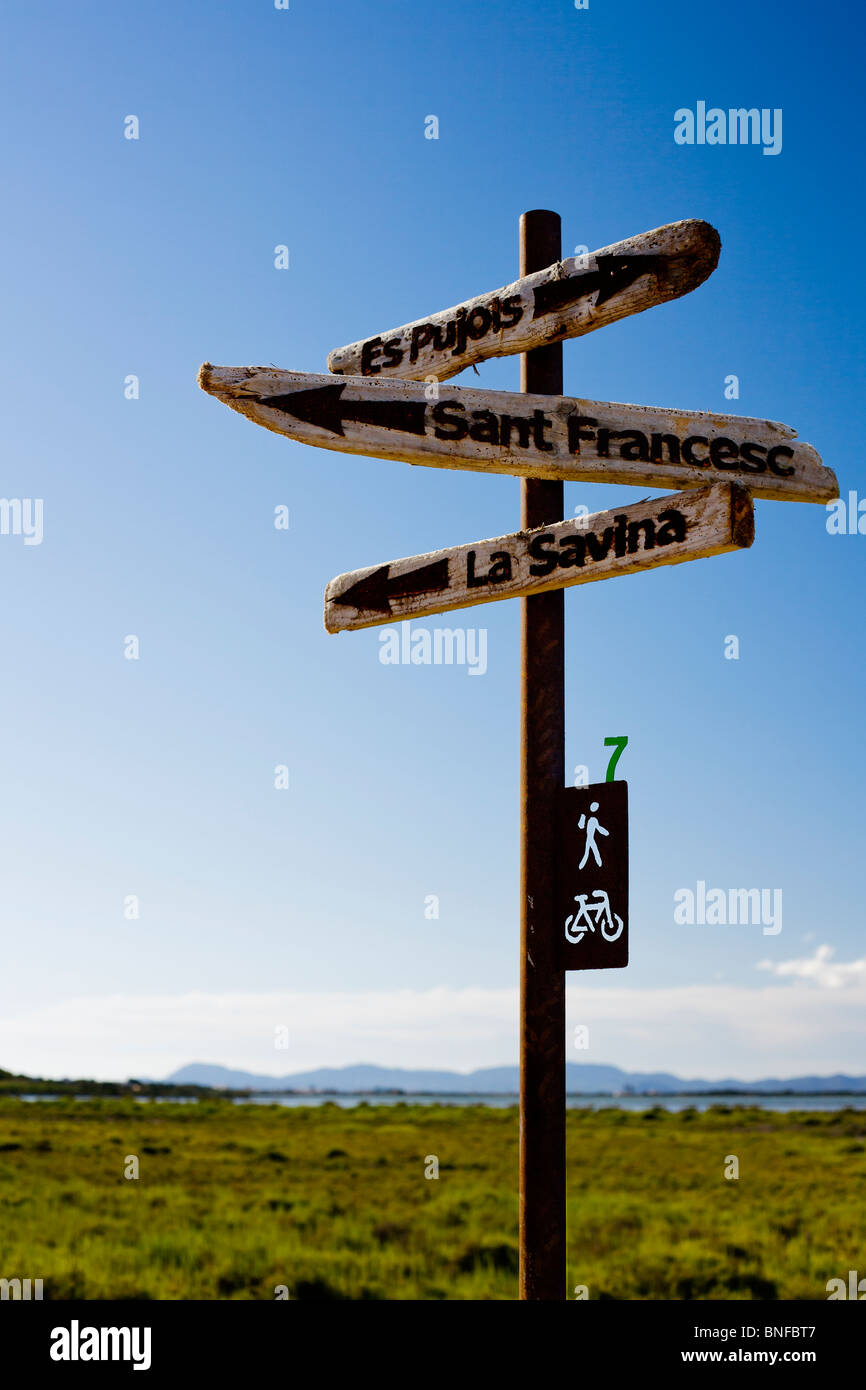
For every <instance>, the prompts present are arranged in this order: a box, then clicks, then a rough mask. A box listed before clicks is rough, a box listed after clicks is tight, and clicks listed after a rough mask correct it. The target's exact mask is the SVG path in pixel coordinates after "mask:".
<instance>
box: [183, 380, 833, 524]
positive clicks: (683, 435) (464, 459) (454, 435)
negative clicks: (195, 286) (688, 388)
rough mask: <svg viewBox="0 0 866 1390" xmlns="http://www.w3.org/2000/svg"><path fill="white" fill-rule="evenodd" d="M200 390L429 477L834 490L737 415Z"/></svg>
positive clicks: (776, 429)
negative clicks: (456, 474) (439, 473)
mask: <svg viewBox="0 0 866 1390" xmlns="http://www.w3.org/2000/svg"><path fill="white" fill-rule="evenodd" d="M199 383H200V385H201V386H202V387H203V389H204V390H205V391H208V392H210V394H211V395H213V396H216V397H217V398H218V399H219V400H221V401H224V402H225V404H226V405H229V406H231V407H232V409H233V410H238V411H240V413H241V414H242V415H246V416H247V418H248V419H250V420H252V421H254V422H255V423H256V424H259V425H264V426H265V428H266V429H269V430H275V431H276V432H277V433H278V434H285V435H288V437H289V438H290V439H296V440H299V441H300V442H301V443H303V444H316V445H319V446H320V447H321V448H325V449H339V450H341V451H343V452H345V453H351V454H366V455H370V456H372V457H374V458H387V459H402V460H404V461H405V462H407V463H420V464H426V465H427V466H428V467H431V468H468V469H472V470H476V471H480V472H489V473H513V474H516V475H518V476H520V477H534V478H557V479H565V478H575V479H582V480H583V481H585V482H596V483H634V484H636V485H637V486H639V487H663V488H669V487H700V486H701V485H702V484H704V483H706V482H707V481H708V480H710V479H718V480H719V481H721V480H724V481H726V482H739V483H742V484H743V485H744V486H747V487H749V488H750V489H751V490H752V491H754V492H755V493H756V494H758V495H759V496H761V497H772V498H777V499H782V500H785V499H787V500H792V501H801V502H827V501H829V500H830V498H832V497H836V496H837V495H838V491H839V489H838V484H837V482H836V478H835V475H834V474H833V473H832V472H831V471H830V469H829V468H825V467H824V466H823V464H822V462H821V459H820V457H819V456H818V454H817V453H816V452H815V450H814V449H813V448H812V446H811V445H810V444H802V443H798V442H797V437H796V431H795V430H792V429H789V427H788V426H787V425H779V424H775V423H774V422H773V421H771V420H752V419H749V418H748V417H747V416H743V415H712V414H701V413H698V412H695V411H688V410H655V409H653V408H651V407H649V406H640V405H617V404H616V403H610V402H602V401H585V400H577V399H575V398H572V397H568V396H532V395H524V394H522V393H521V394H520V395H517V394H516V393H514V392H511V391H475V390H472V389H467V388H466V387H457V386H451V387H445V388H444V389H440V388H439V386H438V385H437V384H436V383H435V382H434V383H432V384H429V385H427V386H423V385H419V384H418V383H416V382H411V381H398V380H389V381H378V380H372V381H371V380H368V379H365V378H364V377H347V378H345V379H344V380H343V381H335V380H334V378H333V377H330V376H311V375H307V374H305V373H301V372H284V371H280V370H279V369H278V368H276V367H212V366H211V365H210V364H209V363H205V365H204V366H203V367H202V369H201V371H200V373H199Z"/></svg>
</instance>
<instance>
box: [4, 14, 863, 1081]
mask: <svg viewBox="0 0 866 1390" xmlns="http://www.w3.org/2000/svg"><path fill="white" fill-rule="evenodd" d="M4 30H5V44H4V47H5V50H6V51H5V56H4V57H3V59H2V63H3V75H2V82H0V115H2V121H3V128H4V130H5V132H6V139H5V140H4V142H3V146H4V148H3V155H2V179H3V188H4V218H3V223H2V226H0V243H2V266H3V272H2V280H3V289H2V303H3V312H2V325H3V328H2V332H0V357H2V370H0V392H2V416H0V419H2V431H3V439H2V457H3V484H2V491H3V495H4V496H5V497H7V498H41V499H43V503H44V538H43V541H42V543H41V544H40V545H30V546H28V545H25V544H24V542H23V538H22V537H21V536H14V535H3V536H0V574H2V582H3V592H4V593H5V594H6V602H5V604H4V605H3V608H2V613H0V637H2V643H3V650H4V653H5V656H6V662H5V672H4V680H3V683H2V686H0V711H2V724H3V729H4V744H3V751H4V758H3V778H2V783H3V794H2V796H0V817H2V833H0V872H2V889H3V894H2V921H3V927H4V965H5V969H4V971H3V975H2V980H0V1016H2V1022H0V1065H2V1066H6V1067H11V1068H16V1069H21V1070H24V1071H33V1072H41V1073H43V1074H58V1073H64V1074H77V1073H81V1072H87V1073H88V1074H93V1075H100V1076H118V1075H122V1076H124V1075H129V1074H130V1073H132V1074H149V1075H156V1076H158V1075H163V1074H165V1073H166V1072H168V1071H169V1070H170V1069H171V1068H173V1067H174V1066H176V1065H180V1064H182V1063H184V1062H186V1061H189V1060H192V1059H193V1058H196V1057H197V1058H202V1059H204V1060H209V1061H215V1062H224V1063H226V1064H230V1065H236V1066H248V1067H250V1068H252V1069H254V1070H258V1071H267V1072H287V1071H291V1070H295V1069H300V1068H302V1067H307V1066H314V1065H317V1064H324V1063H328V1064H339V1063H341V1062H346V1063H349V1062H354V1061H358V1060H367V1061H374V1062H383V1063H389V1064H395V1065H397V1064H400V1063H405V1064H406V1065H413V1066H415V1065H429V1066H431V1067H437V1066H444V1065H449V1066H454V1067H459V1068H469V1067H471V1066H474V1065H484V1064H488V1063H490V1064H493V1063H498V1062H506V1061H510V1060H513V1059H514V1058H515V1057H516V993H515V991H516V984H517V972H518V910H517V909H518V904H517V873H518V803H517V782H518V630H519V605H518V603H516V602H514V601H512V602H507V603H502V604H496V605H490V606H486V607H484V608H482V609H477V610H475V611H473V610H466V611H465V612H464V613H462V614H460V615H456V616H455V622H459V623H460V625H462V626H468V627H476V628H477V627H483V628H485V629H486V630H487V634H488V636H487V642H488V670H487V672H486V674H485V675H484V676H483V677H479V678H476V679H472V678H468V674H467V671H466V669H465V668H459V667H452V668H447V667H423V666H422V667H388V666H383V665H382V664H381V663H380V662H379V660H378V652H379V646H380V643H379V633H378V632H377V631H376V630H372V631H368V632H359V633H350V634H345V635H342V636H340V637H339V638H336V637H333V636H328V635H327V634H326V633H325V631H324V628H323V625H322V596H323V592H324V588H325V585H326V583H327V582H328V580H329V579H330V578H332V577H333V576H334V575H336V574H337V573H340V572H342V571H345V570H350V569H354V568H358V567H361V566H365V565H371V564H375V563H378V562H382V561H386V560H389V559H393V558H396V557H398V556H404V555H411V554H414V553H416V552H423V551H427V550H431V549H436V548H439V547H442V546H447V545H452V544H458V543H462V542H466V541H472V540H474V539H478V538H481V537H484V536H491V535H496V534H500V533H504V532H507V531H510V530H513V529H514V528H515V526H516V525H517V522H518V518H519V499H518V485H517V483H516V482H515V480H513V479H509V478H493V477H489V476H487V477H483V476H479V475H473V474H470V473H464V474H460V473H457V472H454V473H449V472H442V471H439V470H424V469H420V468H409V467H408V466H406V465H404V464H398V463H391V462H382V461H374V460H366V459H360V458H355V457H352V456H349V455H345V456H343V455H339V454H336V453H333V452H325V451H321V450H313V449H309V448H305V447H304V446H302V445H300V444H293V443H290V442H289V441H287V440H285V439H282V438H280V437H278V436H276V435H272V434H269V433H268V432H266V431H264V430H261V429H256V428H254V427H253V426H252V425H251V424H249V423H248V422H247V421H245V420H243V419H242V418H241V417H240V416H238V415H235V414H234V413H232V412H230V411H228V410H226V409H225V408H224V407H222V406H221V405H220V404H219V403H218V402H216V401H214V400H212V399H210V398H208V397H206V396H205V395H204V394H203V393H202V392H201V391H200V390H199V389H198V387H197V386H196V372H197V369H198V366H199V364H200V363H201V362H202V361H203V360H206V359H207V360H210V361H211V362H214V363H222V364H226V365H235V364H246V363H253V364H265V363H274V364H275V365H278V366H281V367H285V368H287V369H293V370H300V371H311V372H321V371H324V370H325V362H326V357H327V354H328V352H329V351H330V350H331V349H332V348H334V347H337V346H340V345H342V344H344V343H348V342H351V341H353V340H355V339H357V338H360V337H363V336H367V335H369V334H371V333H374V332H378V331H380V330H384V329H388V328H390V327H392V326H394V325H396V324H401V323H404V322H406V321H407V320H410V319H413V318H416V317H421V316H423V315H425V314H427V313H430V312H433V311H435V310H437V309H442V308H446V307H448V306H450V305H452V304H455V303H458V302H459V301H460V300H461V299H463V298H467V297H471V296H473V295H475V294H479V293H481V292H483V291H486V290H490V289H494V288H495V287H496V286H498V285H500V284H503V283H505V282H507V281H509V280H510V279H512V278H514V276H515V275H516V273H517V220H518V217H519V215H520V213H521V212H522V211H523V210H525V209H527V208H532V207H552V208H555V209H556V210H558V211H559V212H560V213H561V215H562V219H563V248H564V254H571V253H573V250H574V248H575V247H576V246H579V245H587V246H589V248H590V249H594V248H596V247H600V246H604V245H607V244H610V243H611V242H614V241H618V240H620V239H622V238H624V237H628V236H631V235H634V234H636V233H638V232H641V231H645V230H647V229H649V228H653V227H656V226H659V225H661V224H663V223H666V222H671V221H675V220H677V219H679V218H684V217H701V218H705V219H706V220H708V221H710V222H712V223H713V224H714V225H715V226H716V227H717V228H718V230H719V232H720V234H721V238H722V254H721V259H720V263H719V267H718V269H717V270H716V272H715V273H714V275H713V276H712V277H711V278H710V280H709V281H707V283H706V284H704V285H703V286H701V287H700V288H699V289H698V290H697V291H696V292H695V293H694V294H692V295H690V296H687V297H686V298H685V299H682V300H679V301H677V302H675V303H672V304H669V305H665V306H663V307H660V308H658V309H654V310H651V311H649V312H648V313H646V314H643V315H640V316H638V317H635V318H632V319H629V320H626V321H624V322H621V323H619V324H616V325H613V326H610V327H607V328H605V329H602V330H600V331H598V332H596V333H593V334H590V335H588V336H586V337H584V338H582V339H578V340H576V341H574V342H571V343H567V344H566V345H565V349H564V354H565V390H566V392H567V393H568V394H571V395H582V396H586V397H589V398H593V399H598V400H614V401H616V400H621V401H634V402H638V403H641V404H645V405H655V406H680V407H683V408H687V409H694V410H700V409H707V410H713V411H722V410H729V411H735V412H737V413H742V414H744V415H756V416H762V417H766V418H769V419H775V420H781V421H784V422H785V423H786V424H789V425H792V426H794V427H795V428H796V429H797V430H798V432H799V435H800V437H801V438H803V439H805V440H808V441H809V442H810V443H812V444H813V445H814V446H815V447H816V448H817V449H818V451H819V452H820V454H821V455H822V457H823V459H824V462H825V463H826V464H827V465H828V466H829V467H831V468H833V469H834V470H835V471H836V473H837V475H838V477H839V481H840V488H841V491H842V495H843V497H847V494H848V491H849V489H855V490H857V491H858V495H859V496H861V497H866V469H864V464H863V462H862V458H861V450H860V448H859V444H860V436H861V425H860V420H859V414H858V407H859V404H860V401H861V399H862V366H863V352H862V348H861V336H862V335H861V329H860V325H861V324H862V321H863V312H862V303H861V301H862V282H863V277H862V275H861V274H860V273H859V269H858V258H859V254H860V240H861V228H862V222H863V196H862V192H861V189H860V183H859V181H858V180H857V178H856V177H854V172H855V171H856V169H857V167H858V164H859V156H860V149H859V143H860V120H859V117H860V112H859V107H858V106H857V105H856V93H857V91H858V90H859V80H860V72H859V57H858V55H859V52H860V48H861V45H862V20H861V19H860V17H859V16H858V15H856V14H854V13H853V12H852V11H851V10H850V9H849V8H848V7H847V6H845V5H841V4H838V3H830V4H827V5H824V6H822V7H821V8H820V10H816V9H815V8H814V7H813V6H806V5H805V4H802V3H793V4H784V5H783V4H781V3H772V4H767V5H764V6H761V7H758V8H756V7H754V6H752V5H748V4H746V3H745V0H734V3H732V4H730V5H728V6H726V7H725V8H724V9H723V10H719V9H718V8H715V9H706V8H703V9H702V8H700V7H695V6H694V5H686V4H683V3H679V0H673V3H668V4H666V5H665V6H664V7H663V11H660V10H659V8H658V7H656V6H647V5H644V4H638V3H636V0H622V3H613V0H590V7H589V9H588V10H585V11H578V10H576V9H575V8H574V6H573V5H572V4H571V3H569V0H535V3H530V0H501V3H496V4H481V3H477V2H476V3H469V4H467V3H465V0H440V3H437V4H436V5H432V6H430V5H421V4H417V5H407V4H404V3H396V0H376V2H375V3H372V2H371V0H316V2H315V3H313V0H291V5H290V8H289V9H288V10H286V11H277V10H276V9H275V8H274V6H273V4H269V3H267V0H256V3H247V4H244V5H238V4H225V3H223V4H207V5H205V4H200V3H191V0H181V2H180V3H177V4H167V3H158V2H157V3H150V4H148V5H147V6H138V7H136V6H117V5H113V4H111V5H110V4H103V3H98V2H96V3H91V4H89V5H87V6H86V7H83V8H80V7H70V6H66V5H61V4H49V5H47V6H40V7H38V8H37V9H30V10H28V9H27V8H26V7H18V8H17V9H16V10H13V11H12V12H10V13H9V14H8V15H7V16H6V19H5V22H4ZM804 73H808V81H804ZM700 100H703V101H706V103H707V105H708V106H713V105H717V106H719V107H722V108H728V107H732V106H747V107H752V106H755V107H758V108H768V109H771V110H775V109H781V110H782V112H783V146H782V150H781V152H780V153H779V154H778V155H776V156H767V155H764V154H763V153H762V150H761V148H760V147H755V146H715V147H713V146H697V145H695V146H679V145H677V144H675V142H674V139H673V132H674V113H675V111H676V110H677V109H679V108H682V107H691V108H692V109H694V107H695V105H696V103H697V102H698V101H700ZM130 114H134V115H136V116H138V118H139V121H140V138H139V139H138V140H128V139H125V138H124V120H125V118H126V117H127V116H128V115H130ZM430 114H435V115H436V116H437V117H438V119H439V138H438V140H428V139H425V137H424V129H425V117H427V116H428V115H430ZM282 244H285V245H287V246H288V247H289V251H290V268H289V269H288V270H286V271H280V270H277V269H275V268H274V248H275V247H276V246H278V245H282ZM518 372H519V368H518V361H517V359H516V358H511V359H500V360H497V361H493V362H488V363H485V364H482V365H481V367H480V368H479V376H478V377H476V376H474V374H473V373H471V372H470V373H468V374H464V376H463V377H461V378H458V381H459V382H460V383H461V384H468V385H474V386H482V387H483V386H489V387H491V388H499V389H517V386H518ZM129 374H135V375H136V376H138V378H139V382H140V397H139V399H138V400H127V399H125V397H124V381H125V378H126V377H127V376H128V375H129ZM729 374H736V375H737V377H738V378H739V382H740V396H739V399H738V400H737V401H726V400H725V398H724V383H725V378H726V377H727V376H728V375H729ZM640 495H641V493H640V492H639V491H636V490H634V489H626V488H614V487H609V486H600V485H593V484H585V483H573V484H568V485H567V486H566V511H567V512H568V513H570V512H571V510H572V509H573V508H574V507H575V506H576V505H578V504H586V505H589V506H590V508H591V509H592V510H597V509H599V508H603V507H607V506H610V505H613V504H614V503H615V502H620V501H629V500H633V499H636V498H637V497H639V496H640ZM280 504H283V505H285V506H288V508H289V511H290V526H289V529H288V531H277V530H275V529H274V526H273V516H274V508H275V507H276V506H278V505H280ZM756 522H757V533H756V540H755V544H754V546H753V548H752V549H751V550H750V551H748V552H743V553H737V554H733V555H725V556H721V557H718V558H716V559H713V560H709V561H701V562H699V563H695V564H692V565H689V566H679V567H673V568H670V569H667V570H660V571H657V572H654V573H650V574H645V575H642V576H635V577H629V578H621V579H618V580H616V581H615V582H612V583H603V584H597V585H593V586H589V587H585V588H582V589H580V590H575V591H574V592H572V593H571V594H569V595H568V596H567V599H566V613H567V769H568V770H569V774H570V771H571V769H573V767H574V766H575V765H577V764H587V765H588V766H589V769H590V775H591V776H592V778H593V779H594V780H596V779H597V780H601V779H603V776H604V769H605V765H606V751H605V749H604V747H603V742H604V738H605V737H606V736H608V735H614V734H627V735H628V737H629V746H628V748H627V750H626V753H625V754H624V756H623V759H622V761H621V763H620V765H619V769H618V772H619V775H622V776H624V777H626V778H627V779H628V781H629V784H630V798H631V865H632V868H631V894H632V917H631V941H632V946H631V952H632V964H631V966H630V967H629V969H628V970H627V971H625V972H606V973H596V974H585V975H573V976H571V977H570V979H569V990H570V996H571V1005H570V1026H571V1021H574V1022H581V1021H582V1022H589V1023H590V1026H591V1047H590V1050H589V1052H585V1053H582V1054H581V1055H580V1056H577V1057H575V1056H574V1054H573V1053H570V1056H572V1057H573V1059H575V1060H582V1059H583V1060H591V1061H598V1062H616V1063H618V1064H619V1065H622V1066H625V1067H634V1068H636V1069H637V1068H641V1069H644V1068H647V1067H666V1068H669V1069H671V1070H675V1071H680V1072H681V1073H689V1072H691V1073H692V1074H696V1073H698V1072H700V1073H702V1074H704V1075H710V1076H712V1075H716V1076H721V1075H726V1074H727V1075H730V1074H732V1073H738V1074H741V1075H743V1076H759V1075H765V1074H770V1073H775V1074H785V1073H792V1072H794V1071H797V1072H801V1071H808V1072H820V1071H825V1072H827V1071H835V1070H847V1071H849V1072H866V1046H864V1044H866V1025H864V1023H863V1022H862V1018H863V1014H862V1006H863V1003H864V1002H866V994H864V978H866V976H864V966H863V964H862V962H863V961H864V958H866V948H864V944H863V935H862V926H861V924H862V918H863V913H862V894H861V887H860V877H861V875H860V860H861V853H860V846H861V842H862V829H863V783H864V772H866V766H864V763H866V758H864V748H863V739H862V709H863V694H864V662H863V657H862V635H861V634H862V601H863V579H862V576H863V565H864V560H866V536H863V535H859V534H858V535H844V536H841V535H830V534H828V531H827V525H826V522H827V514H826V512H825V509H824V508H823V507H821V506H807V505H801V504H795V503H782V502H759V503H757V504H756ZM439 621H440V620H431V621H430V622H429V623H428V624H427V626H430V627H433V626H436V625H437V623H438V622H439ZM130 634H134V635H136V636H137V637H138V638H139V642H140V658H139V660H137V661H129V660H126V659H124V639H125V638H126V637H127V636H128V635H130ZM729 634H735V635H737V636H738V637H739V641H740V657H739V660H737V661H730V660H726V659H725V658H724V655H723V653H724V644H725V638H726V636H728V635H729ZM278 764H285V765H286V766H288V768H289V775H290V785H289V789H288V790H287V791H278V790H276V789H275V787H274V768H275V766H276V765H278ZM698 880H704V881H705V882H706V883H707V884H708V885H709V886H720V887H722V888H724V889H726V890H727V889H728V888H731V887H753V886H757V887H765V888H769V889H775V888H780V889H781V890H782V891H783V895H784V896H783V901H784V918H783V929H782V931H781V932H780V933H779V934H778V935H775V936H765V935H764V934H763V933H762V931H761V928H760V926H728V927H723V926H704V927H700V926H694V927H688V926H683V925H678V924H676V923H675V922H674V919H673V895H674V893H675V892H676V891H677V889H679V888H682V887H692V888H694V886H695V885H696V883H697V881H698ZM130 894H135V895H137V896H138V897H139V899H140V917H139V919H138V920H137V921H128V920H126V919H125V918H124V912H123V904H124V899H125V898H126V897H127V895H130ZM429 894H436V895H437V896H438V898H439V904H440V907H439V912H440V915H439V918H438V919H437V920H428V919H426V918H425V916H424V903H425V897H426V896H427V895H429ZM828 947H829V948H830V953H832V954H828V952H827V950H826V949H824V950H823V954H820V952H821V951H822V948H828ZM830 962H832V964H833V965H835V966H839V965H841V966H842V967H843V968H842V969H841V970H839V969H834V968H832V966H831V964H830ZM278 1026H284V1027H286V1028H287V1029H288V1034H289V1046H288V1048H286V1049H284V1050H277V1049H275V1047H274V1030H275V1028H277V1027H278Z"/></svg>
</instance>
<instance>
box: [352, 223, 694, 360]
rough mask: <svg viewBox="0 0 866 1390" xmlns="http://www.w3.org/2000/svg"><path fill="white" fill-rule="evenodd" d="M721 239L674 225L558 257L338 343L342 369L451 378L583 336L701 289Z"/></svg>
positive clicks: (692, 226)
mask: <svg viewBox="0 0 866 1390" xmlns="http://www.w3.org/2000/svg"><path fill="white" fill-rule="evenodd" d="M720 247H721V242H720V240H719V234H718V232H717V231H716V230H715V228H714V227H711V226H710V225H709V223H708V222H700V221H696V220H693V219H692V220H688V221H684V222H671V223H669V224H668V225H667V226H665V227H657V228H656V230H655V231H653V232H642V233H641V235H640V236H634V237H629V239H628V240H627V241H618V242H616V243H615V245H613V246H605V247H603V248H602V249H601V250H600V251H594V252H592V253H591V254H587V255H585V256H579V257H573V258H571V259H569V260H565V261H557V262H556V263H555V264H554V265H551V266H548V267H547V269H546V270H539V271H536V272H535V274H534V275H526V276H524V277H523V278H522V279H520V280H515V281H514V282H513V283H512V284H510V285H505V286H503V287H502V289H498V290H491V291H490V292H489V293H488V294H481V295H478V296H477V298H475V299H470V300H467V301H466V303H465V304H457V305H455V307H454V308H453V309H443V310H442V311H441V312H440V313H437V314H430V315H429V317H428V318H425V319H418V320H416V322H415V323H407V324H404V325H403V327H402V328H392V329H391V330H390V331H389V332H387V333H379V334H377V335H376V336H375V337H373V338H365V339H363V341H361V342H358V343H351V344H349V346H348V347H341V348H337V349H336V350H335V351H334V352H332V353H331V354H330V355H329V357H328V368H329V370H330V371H332V372H337V373H338V374H340V375H346V374H350V375H351V374H359V375H361V376H372V377H376V376H396V377H402V378H404V379H407V380H410V381H411V380H414V381H423V380H424V379H425V378H429V377H431V376H433V377H437V378H438V379H439V380H440V381H445V380H446V379H447V378H448V377H450V376H455V375H456V373H457V372H462V371H463V368H464V367H469V366H471V365H472V363H473V362H481V361H482V360H483V359H484V358H486V357H507V356H509V355H510V354H511V353H515V352H528V351H529V350H530V349H531V348H536V347H539V346H541V345H542V344H544V343H551V342H558V341H559V340H560V339H561V338H577V337H580V336H581V335H582V334H583V333H590V332H591V331H592V330H593V329H594V328H602V327H604V325H605V324H607V323H615V322H616V321H617V319H623V318H626V317H627V316H628V315H629V314H640V313H642V312H643V310H644V309H651V308H652V307H653V305H655V304H663V303H664V302H665V300H668V299H679V297H680V296H681V295H684V294H688V293H689V291H690V290H694V289H697V287H698V285H700V284H701V283H702V282H703V281H704V280H706V278H707V276H708V275H710V274H711V273H712V272H713V271H714V270H715V268H716V265H717V264H718V260H719V250H720Z"/></svg>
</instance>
